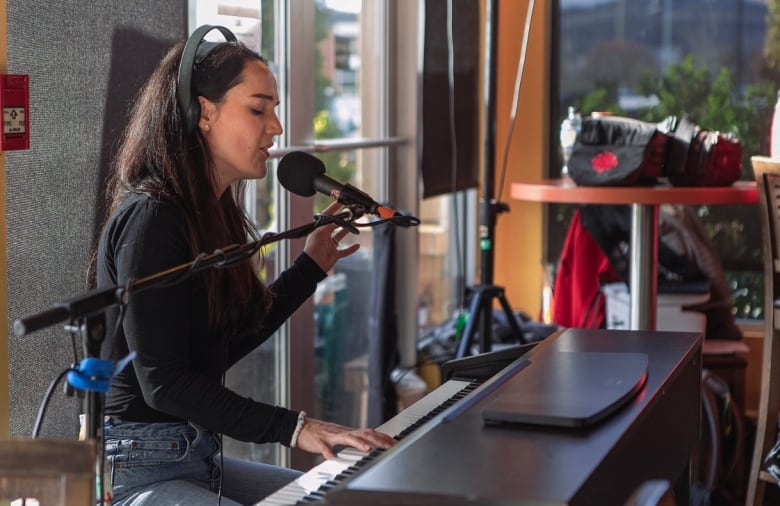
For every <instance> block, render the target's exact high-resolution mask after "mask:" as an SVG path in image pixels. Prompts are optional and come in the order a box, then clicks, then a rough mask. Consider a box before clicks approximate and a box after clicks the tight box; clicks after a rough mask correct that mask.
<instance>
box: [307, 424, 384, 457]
mask: <svg viewBox="0 0 780 506" xmlns="http://www.w3.org/2000/svg"><path fill="white" fill-rule="evenodd" d="M395 443H396V440H395V439H393V438H392V437H390V436H388V435H387V434H384V433H382V432H378V431H375V430H373V429H353V428H350V427H345V426H343V425H338V424H335V423H330V422H324V421H322V420H317V419H315V418H309V417H306V418H305V419H304V422H303V427H302V428H301V431H300V432H299V433H298V440H297V441H296V444H295V446H296V448H300V449H301V450H305V451H307V452H309V453H319V454H320V455H322V456H323V457H324V458H326V459H332V458H335V457H336V455H335V453H333V447H335V446H339V445H345V446H351V447H353V448H357V449H358V450H360V451H363V452H366V453H368V452H370V451H371V450H373V449H374V448H385V449H386V448H390V447H391V446H393V445H394V444H395Z"/></svg>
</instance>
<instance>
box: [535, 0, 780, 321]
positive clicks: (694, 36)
mask: <svg viewBox="0 0 780 506" xmlns="http://www.w3.org/2000/svg"><path fill="white" fill-rule="evenodd" d="M767 9H768V5H767V2H754V1H750V2H748V1H742V0H740V1H736V2H734V1H711V0H692V1H686V2H683V1H673V0H660V1H653V2H631V3H629V2H626V1H625V0H622V1H600V0H591V1H588V0H559V9H558V12H559V14H560V17H559V19H558V20H557V21H558V25H559V27H560V31H559V33H560V38H559V40H558V41H557V47H558V53H557V55H556V56H557V62H558V70H559V71H558V82H557V88H558V97H557V98H556V99H555V100H554V104H553V110H554V115H553V118H554V120H556V119H557V122H556V121H554V124H558V125H560V124H561V122H562V121H563V119H564V116H565V115H566V112H567V110H568V108H569V107H574V108H575V109H576V110H578V111H580V112H581V113H582V114H583V115H587V114H590V113H592V112H596V111H609V112H611V113H614V114H617V115H621V116H630V117H635V118H638V119H642V120H645V121H651V122H656V121H661V120H663V119H664V118H665V117H667V116H670V115H675V116H677V117H678V118H681V117H682V116H684V115H688V116H690V117H691V119H692V120H693V121H694V122H695V123H696V124H698V125H699V126H700V127H702V128H704V129H707V130H712V131H721V132H728V133H733V134H735V135H736V136H737V137H738V138H739V139H740V141H741V143H742V150H743V155H744V157H743V175H742V178H743V179H745V180H752V179H753V172H752V167H751V165H750V156H751V155H754V154H758V153H767V152H768V139H769V128H768V126H769V120H770V117H771V113H772V109H773V106H774V97H775V89H776V85H775V79H774V76H775V75H776V72H777V70H776V69H773V68H772V60H771V56H768V54H769V55H771V52H769V53H767V52H765V48H766V47H767V41H766V37H767V23H768V20H770V18H769V17H768V10H767ZM767 49H771V48H767ZM560 167H561V159H560V155H558V157H557V160H554V161H553V163H551V171H552V174H551V175H552V176H557V175H558V174H559V171H560ZM571 211H572V207H571V206H556V207H554V208H553V211H552V213H551V214H550V216H551V217H552V218H553V219H552V220H551V223H550V224H549V228H550V234H549V237H550V238H551V241H550V244H549V245H548V251H549V252H550V255H552V258H548V261H549V262H551V263H554V262H555V261H556V258H555V255H556V254H557V253H558V252H560V250H561V248H560V245H561V239H562V237H563V234H564V232H565V229H566V227H567V226H568V219H569V217H570V216H571ZM698 214H699V215H700V216H701V218H702V221H703V223H704V225H705V227H706V228H707V231H708V232H709V234H710V236H711V237H712V238H713V242H714V243H715V244H716V249H717V251H719V252H721V260H722V262H723V265H724V268H725V269H726V271H727V272H726V276H727V280H728V282H729V285H730V289H731V291H732V293H733V296H734V298H735V312H736V315H737V316H738V317H744V318H760V317H761V315H762V312H763V302H762V300H763V287H762V285H763V283H762V281H761V278H762V275H761V269H762V264H761V247H760V245H761V232H760V229H759V220H758V219H757V218H758V217H757V210H756V208H755V206H703V207H701V208H699V210H698Z"/></svg>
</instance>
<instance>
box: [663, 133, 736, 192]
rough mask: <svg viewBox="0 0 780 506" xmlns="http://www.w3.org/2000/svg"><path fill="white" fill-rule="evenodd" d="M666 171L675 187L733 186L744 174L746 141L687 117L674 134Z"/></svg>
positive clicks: (671, 139) (670, 143) (672, 134)
mask: <svg viewBox="0 0 780 506" xmlns="http://www.w3.org/2000/svg"><path fill="white" fill-rule="evenodd" d="M664 172H665V175H666V177H668V178H669V182H670V183H672V184H673V185H675V186H729V185H730V184H733V183H734V181H737V180H738V179H739V178H740V177H741V176H742V144H741V143H740V142H739V140H738V139H737V138H736V137H735V136H733V135H730V134H724V133H721V132H715V131H711V130H704V129H702V128H699V126H698V125H696V124H695V123H693V122H692V121H690V119H688V118H683V119H682V120H680V123H679V124H678V125H677V127H676V128H675V129H674V131H673V132H671V134H670V140H669V161H668V163H667V165H666V169H665V170H664Z"/></svg>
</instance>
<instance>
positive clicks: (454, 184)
mask: <svg viewBox="0 0 780 506" xmlns="http://www.w3.org/2000/svg"><path fill="white" fill-rule="evenodd" d="M447 4H448V2H441V1H437V0H436V1H434V0H427V1H426V2H425V21H424V27H425V28H424V30H425V33H424V34H423V44H424V53H423V69H422V79H421V80H422V99H421V102H422V135H421V136H420V137H421V145H422V153H421V161H420V163H421V171H422V179H423V198H427V197H433V196H436V195H440V194H444V193H450V192H454V191H458V190H464V189H468V188H475V187H477V185H478V181H479V157H478V154H479V140H478V135H479V75H480V73H479V63H480V58H479V48H480V43H479V31H480V30H479V2H474V1H472V0H453V1H452V9H453V14H452V25H453V26H452V40H451V41H450V40H448V39H449V36H448V33H447V24H448V20H447ZM450 52H452V53H453V55H454V60H453V69H454V71H453V86H452V89H451V87H450V82H449V70H448V69H449V54H450ZM451 101H452V102H453V104H454V107H453V108H452V109H453V110H452V111H451V109H450V103H451ZM451 112H452V114H451ZM453 123H454V130H455V132H454V139H453V133H452V127H451V126H452V125H453ZM453 143H454V146H455V150H454V151H455V159H454V160H453V156H452V152H453ZM454 162H455V163H454Z"/></svg>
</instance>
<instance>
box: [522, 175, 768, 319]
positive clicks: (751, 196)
mask: <svg viewBox="0 0 780 506" xmlns="http://www.w3.org/2000/svg"><path fill="white" fill-rule="evenodd" d="M511 196H512V198H513V199H517V200H524V201H530V202H544V203H560V204H563V203H571V204H624V205H630V206H631V239H630V244H631V252H630V271H629V283H630V286H631V287H636V288H635V289H633V290H632V293H631V298H630V319H631V325H630V328H631V330H655V321H656V320H655V318H656V302H657V300H656V299H657V296H658V206H659V205H661V204H691V205H696V204H707V205H718V204H756V203H757V202H758V190H757V189H756V183H755V182H754V181H738V182H736V183H734V184H733V185H731V186H695V187H689V186H671V185H655V186H630V187H622V186H621V187H617V186H609V187H605V186H577V185H576V184H575V183H574V182H573V181H572V180H571V179H568V178H563V179H549V180H544V181H540V182H536V183H513V184H512V188H511Z"/></svg>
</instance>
